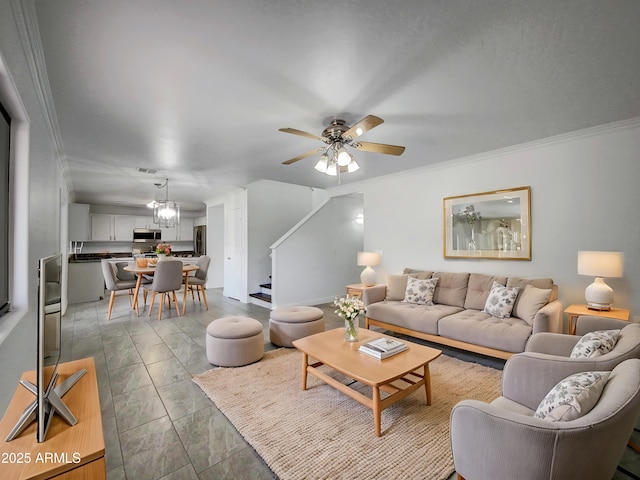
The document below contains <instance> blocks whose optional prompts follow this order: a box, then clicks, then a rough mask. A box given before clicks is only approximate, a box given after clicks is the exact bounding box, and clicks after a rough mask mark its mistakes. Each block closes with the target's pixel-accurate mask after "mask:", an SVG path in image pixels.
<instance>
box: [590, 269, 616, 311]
mask: <svg viewBox="0 0 640 480" xmlns="http://www.w3.org/2000/svg"><path fill="white" fill-rule="evenodd" d="M584 297H585V300H586V301H587V308H590V309H591V310H600V311H605V310H611V304H612V303H613V289H612V288H611V287H610V286H609V285H607V284H606V283H604V280H603V279H602V278H601V277H596V279H595V280H594V281H593V283H592V284H591V285H589V286H588V287H587V289H586V290H585V291H584Z"/></svg>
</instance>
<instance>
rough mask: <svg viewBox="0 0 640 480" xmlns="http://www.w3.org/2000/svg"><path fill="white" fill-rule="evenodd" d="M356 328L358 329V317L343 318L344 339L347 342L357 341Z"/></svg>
mask: <svg viewBox="0 0 640 480" xmlns="http://www.w3.org/2000/svg"><path fill="white" fill-rule="evenodd" d="M358 330H359V322H358V317H356V318H354V319H353V320H347V319H346V318H345V320H344V339H345V340H346V341H347V342H357V341H358Z"/></svg>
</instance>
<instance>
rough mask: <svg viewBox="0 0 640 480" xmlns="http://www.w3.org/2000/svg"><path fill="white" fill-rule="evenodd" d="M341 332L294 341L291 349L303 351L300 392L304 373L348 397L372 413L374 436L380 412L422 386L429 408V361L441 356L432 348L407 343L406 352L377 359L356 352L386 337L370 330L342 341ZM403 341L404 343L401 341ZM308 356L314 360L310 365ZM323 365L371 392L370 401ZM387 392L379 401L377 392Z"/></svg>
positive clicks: (379, 425) (379, 419)
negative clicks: (367, 344)
mask: <svg viewBox="0 0 640 480" xmlns="http://www.w3.org/2000/svg"><path fill="white" fill-rule="evenodd" d="M343 334H344V329H343V328H336V329H333V330H327V331H326V332H322V333H316V334H315V335H310V336H308V337H304V338H301V339H299V340H295V341H294V342H293V345H294V347H296V348H297V349H298V350H300V351H301V352H302V390H306V389H307V374H308V373H310V374H311V375H313V376H315V377H317V378H319V379H320V380H322V381H324V382H325V383H327V384H328V385H331V386H332V387H334V388H335V389H337V390H340V391H341V392H342V393H344V394H345V395H349V396H350V397H351V398H353V399H354V400H356V401H358V402H360V403H361V404H363V405H364V406H366V407H368V408H370V409H372V410H373V421H374V423H375V428H376V435H377V436H378V437H379V436H380V434H381V413H382V410H384V409H385V408H387V407H388V406H389V405H392V404H393V403H395V402H397V401H398V400H402V399H403V398H405V397H407V396H408V395H410V394H411V393H412V392H414V391H416V390H417V389H419V388H421V387H423V386H424V389H425V393H426V396H427V405H431V381H430V377H429V362H431V361H432V360H435V359H436V358H438V357H439V356H440V354H441V353H442V352H441V351H440V350H436V349H435V348H430V347H425V346H424V345H418V344H416V343H413V342H406V343H407V345H408V347H409V348H408V349H407V350H405V351H404V352H401V353H398V354H396V355H394V356H392V357H389V358H386V359H384V360H378V359H376V358H373V357H370V356H369V355H365V354H364V353H361V352H359V351H358V347H360V345H362V344H364V343H367V342H370V341H371V340H374V339H376V338H380V337H386V336H388V335H382V334H380V333H378V332H375V331H373V330H363V329H361V330H360V334H359V337H358V341H357V342H347V341H345V340H344V338H343ZM403 341H404V340H403ZM309 357H311V358H312V359H314V360H316V361H315V362H314V363H311V364H310V363H309ZM322 365H326V366H328V367H330V368H332V369H334V370H336V371H338V372H340V373H342V374H343V375H346V376H347V377H349V378H352V379H353V380H356V381H357V382H360V383H362V384H364V385H368V386H370V387H371V389H372V398H369V397H367V396H366V395H363V394H362V393H360V392H358V391H356V390H354V389H352V388H350V387H349V386H348V385H344V384H343V383H341V382H339V381H338V380H336V379H334V378H332V377H331V376H329V375H327V374H326V373H325V372H323V371H322V370H320V369H319V368H318V367H320V366H322ZM381 390H382V391H383V392H385V393H388V394H389V395H388V396H387V397H385V398H381V396H380V391H381Z"/></svg>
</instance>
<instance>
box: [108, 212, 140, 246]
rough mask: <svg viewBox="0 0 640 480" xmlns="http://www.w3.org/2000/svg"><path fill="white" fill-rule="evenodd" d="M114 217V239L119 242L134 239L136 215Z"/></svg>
mask: <svg viewBox="0 0 640 480" xmlns="http://www.w3.org/2000/svg"><path fill="white" fill-rule="evenodd" d="M113 219H114V230H113V231H114V238H113V239H114V240H115V241H117V242H132V241H133V225H134V223H135V221H134V217H128V216H126V215H116V216H115V217H113Z"/></svg>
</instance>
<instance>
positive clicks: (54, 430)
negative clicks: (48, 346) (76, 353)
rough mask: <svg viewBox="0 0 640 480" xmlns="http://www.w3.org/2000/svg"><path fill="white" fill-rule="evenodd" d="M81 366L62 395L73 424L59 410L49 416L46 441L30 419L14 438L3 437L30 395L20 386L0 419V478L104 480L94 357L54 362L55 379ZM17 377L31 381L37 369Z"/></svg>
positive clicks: (68, 375)
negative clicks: (39, 438) (39, 437)
mask: <svg viewBox="0 0 640 480" xmlns="http://www.w3.org/2000/svg"><path fill="white" fill-rule="evenodd" d="M83 368H84V369H85V370H86V371H87V373H86V374H84V375H83V376H82V378H80V380H79V381H78V383H76V384H75V385H74V386H73V388H72V389H71V390H69V392H68V393H67V394H66V395H65V396H64V397H63V398H62V400H63V401H64V403H65V404H66V405H67V407H69V409H70V410H71V412H73V414H74V416H75V417H76V419H77V420H78V423H77V424H76V425H74V426H70V425H69V424H67V423H66V422H65V421H64V420H63V419H62V418H61V417H60V416H59V415H56V416H55V417H54V418H53V420H52V421H51V425H50V427H49V432H48V433H47V440H46V441H45V442H43V443H38V441H37V440H36V423H35V422H34V423H32V424H31V425H29V426H28V427H27V428H25V430H24V431H23V432H22V433H21V434H20V435H19V436H18V437H17V438H15V439H14V440H12V441H11V442H5V440H4V439H5V438H6V437H7V434H8V433H9V431H10V430H11V429H12V428H13V426H14V425H15V424H16V422H17V421H18V418H20V415H21V414H22V411H23V410H24V409H25V407H26V406H27V405H28V404H29V403H31V402H32V401H33V399H34V396H33V395H32V394H31V393H29V392H28V391H27V389H25V388H24V387H22V385H18V386H17V389H16V393H15V395H14V396H13V399H12V400H11V403H10V404H9V408H7V411H6V412H5V415H4V417H3V418H2V421H1V422H0V478H3V479H4V478H7V479H9V478H10V479H12V480H23V479H38V480H40V479H56V480H80V479H86V480H89V479H91V480H94V479H97V480H105V479H106V478H107V468H106V462H105V457H104V435H103V433H102V415H101V414H100V400H99V398H98V382H97V378H96V369H95V364H94V362H93V358H83V359H82V360H75V361H73V362H67V363H61V364H60V365H59V366H58V372H59V377H58V383H61V382H62V381H64V380H65V379H67V378H68V377H70V376H71V375H72V374H74V373H75V372H77V371H78V370H81V369H83ZM22 378H23V379H25V380H29V381H30V382H32V383H36V372H35V371H30V372H25V373H24V374H23V375H22Z"/></svg>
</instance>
